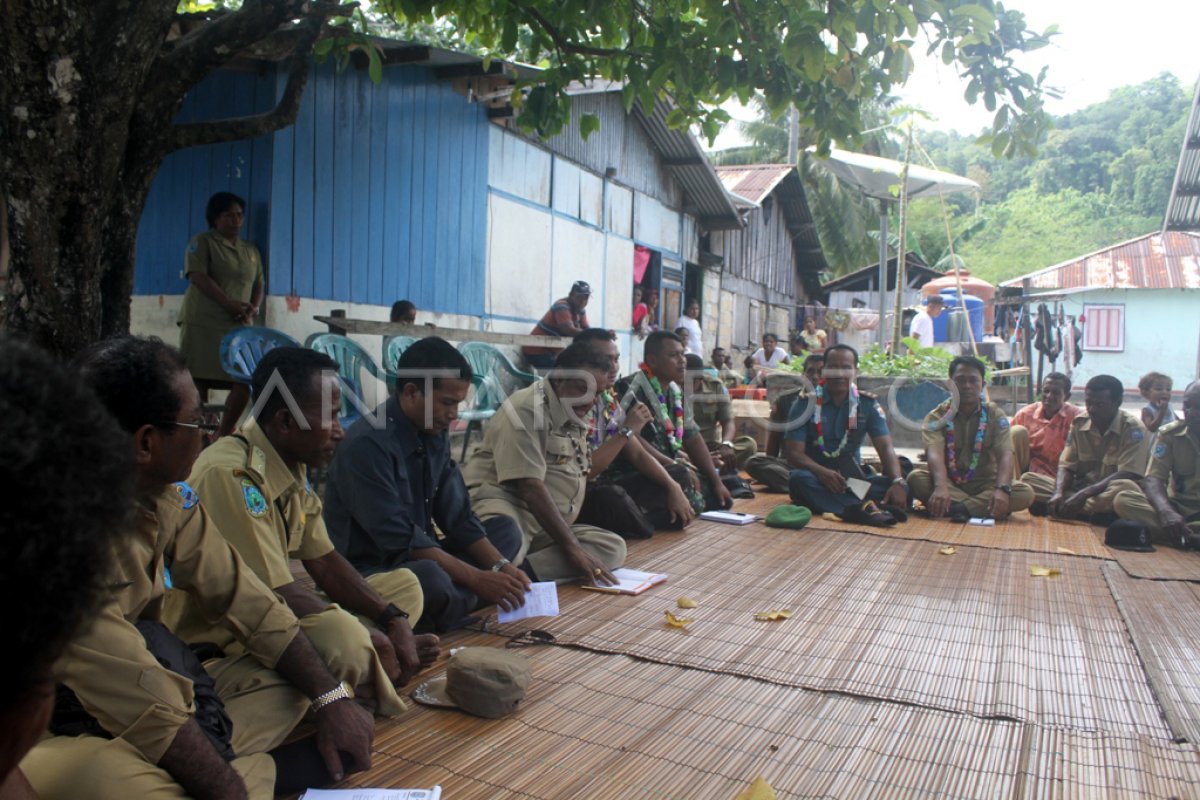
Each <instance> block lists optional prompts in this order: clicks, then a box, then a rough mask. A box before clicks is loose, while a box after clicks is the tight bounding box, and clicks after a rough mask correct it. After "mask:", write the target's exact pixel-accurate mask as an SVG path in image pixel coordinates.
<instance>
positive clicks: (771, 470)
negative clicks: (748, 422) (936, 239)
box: [738, 355, 825, 494]
mask: <svg viewBox="0 0 1200 800" xmlns="http://www.w3.org/2000/svg"><path fill="white" fill-rule="evenodd" d="M824 366H825V356H823V355H810V356H809V357H808V358H806V359H804V379H805V381H806V383H804V384H803V385H801V386H797V387H795V388H793V389H788V390H787V391H785V392H783V393H781V394H780V395H779V396H778V397H777V398H775V400H774V402H772V403H771V417H770V422H769V425H768V427H767V449H766V451H765V452H762V453H759V452H754V453H750V454H748V455H747V457H746V458H745V459H744V460H743V459H742V458H741V453H739V454H738V456H739V457H738V465H739V466H740V467H742V469H744V470H746V472H747V473H749V475H750V477H751V478H753V479H754V480H755V481H757V482H758V483H761V484H763V486H765V487H766V491H768V492H778V493H780V494H783V493H786V492H789V491H791V481H792V466H791V465H790V464H788V461H787V457H786V453H784V441H785V439H784V436H785V435H786V434H787V431H788V430H789V428H788V418H789V417H790V416H791V413H792V405H793V404H794V403H795V402H796V398H797V397H799V396H800V395H801V394H807V392H808V390H811V389H812V388H813V387H815V386H816V385H817V384H818V383H819V382H820V380H821V369H822V368H823V367H824ZM742 438H743V439H746V438H749V437H742ZM753 441H754V440H753V439H751V442H753ZM748 449H749V448H747V450H748ZM755 449H756V450H757V446H756V448H755Z"/></svg>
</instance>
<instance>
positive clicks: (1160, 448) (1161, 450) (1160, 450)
mask: <svg viewBox="0 0 1200 800" xmlns="http://www.w3.org/2000/svg"><path fill="white" fill-rule="evenodd" d="M1154 457H1155V458H1166V457H1167V446H1166V445H1165V444H1163V443H1162V442H1159V443H1158V444H1156V445H1154Z"/></svg>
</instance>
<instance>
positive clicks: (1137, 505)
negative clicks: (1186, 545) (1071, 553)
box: [1113, 489, 1200, 545]
mask: <svg viewBox="0 0 1200 800" xmlns="http://www.w3.org/2000/svg"><path fill="white" fill-rule="evenodd" d="M1171 505H1172V506H1174V507H1175V510H1176V511H1178V512H1179V513H1180V514H1182V515H1183V518H1184V519H1187V518H1188V517H1190V516H1192V515H1193V514H1200V508H1192V509H1189V508H1187V507H1186V506H1181V505H1179V503H1176V502H1174V501H1171ZM1113 511H1114V512H1116V515H1117V516H1118V517H1120V518H1121V519H1131V520H1133V521H1135V522H1140V523H1142V524H1143V525H1145V526H1146V527H1147V528H1149V529H1150V535H1151V536H1153V537H1154V540H1155V541H1158V542H1166V543H1167V544H1173V545H1178V544H1179V543H1178V542H1175V541H1170V540H1168V539H1167V537H1166V533H1165V532H1164V531H1163V528H1162V521H1161V520H1159V518H1158V512H1157V511H1155V510H1154V506H1152V505H1150V501H1149V500H1147V499H1146V495H1144V494H1142V491H1141V490H1140V489H1138V490H1135V491H1122V492H1118V493H1117V496H1116V497H1115V498H1113ZM1187 526H1188V530H1190V531H1191V532H1192V533H1194V534H1196V535H1200V519H1198V520H1196V521H1194V522H1189V523H1188V524H1187Z"/></svg>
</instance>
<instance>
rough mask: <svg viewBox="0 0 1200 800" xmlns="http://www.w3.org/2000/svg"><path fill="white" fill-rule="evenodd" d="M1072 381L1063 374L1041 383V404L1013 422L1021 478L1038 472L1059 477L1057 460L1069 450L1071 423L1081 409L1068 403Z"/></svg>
mask: <svg viewBox="0 0 1200 800" xmlns="http://www.w3.org/2000/svg"><path fill="white" fill-rule="evenodd" d="M1070 397H1071V381H1070V379H1069V378H1068V377H1067V376H1066V375H1063V374H1062V373H1061V372H1051V373H1050V374H1049V375H1047V376H1046V378H1045V380H1043V381H1042V401H1041V402H1040V403H1033V404H1031V405H1027V406H1025V407H1024V408H1022V409H1021V410H1020V411H1018V412H1017V413H1016V416H1014V417H1013V418H1012V441H1013V454H1014V460H1015V465H1014V466H1015V468H1016V471H1017V474H1018V475H1021V474H1024V473H1026V472H1036V473H1038V474H1040V475H1046V476H1049V477H1051V478H1053V477H1054V476H1056V475H1058V457H1059V455H1061V454H1062V451H1063V448H1064V447H1066V446H1067V434H1068V433H1070V431H1071V421H1072V420H1073V419H1075V417H1077V416H1078V415H1079V413H1080V411H1081V410H1082V409H1080V408H1079V406H1075V405H1071V404H1070V403H1068V402H1067V400H1068V399H1070Z"/></svg>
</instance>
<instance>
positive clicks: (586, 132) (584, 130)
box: [579, 114, 600, 139]
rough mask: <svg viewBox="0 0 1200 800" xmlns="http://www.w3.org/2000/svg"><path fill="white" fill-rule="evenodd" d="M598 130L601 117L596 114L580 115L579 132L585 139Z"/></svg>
mask: <svg viewBox="0 0 1200 800" xmlns="http://www.w3.org/2000/svg"><path fill="white" fill-rule="evenodd" d="M598 130H600V118H599V117H597V116H596V115H595V114H583V115H582V116H580V117H579V133H580V134H581V135H582V136H583V138H584V139H587V138H588V137H589V136H591V135H592V134H593V133H595V132H596V131H598Z"/></svg>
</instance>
